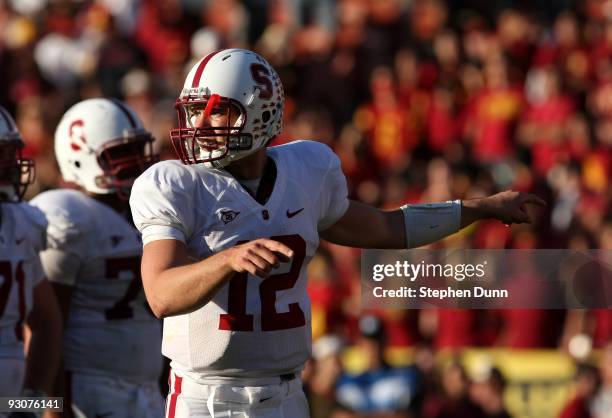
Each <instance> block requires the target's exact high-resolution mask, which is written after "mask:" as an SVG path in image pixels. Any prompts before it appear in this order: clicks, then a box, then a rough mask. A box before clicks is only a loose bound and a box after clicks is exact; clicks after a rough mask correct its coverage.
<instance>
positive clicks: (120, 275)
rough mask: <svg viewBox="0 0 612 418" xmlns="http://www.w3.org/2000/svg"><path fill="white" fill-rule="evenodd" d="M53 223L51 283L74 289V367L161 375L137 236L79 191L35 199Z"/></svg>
mask: <svg viewBox="0 0 612 418" xmlns="http://www.w3.org/2000/svg"><path fill="white" fill-rule="evenodd" d="M31 203H32V204H33V205H35V206H37V207H39V208H40V209H41V210H42V211H44V212H45V214H46V215H47V218H48V220H49V227H48V230H47V244H48V245H47V246H48V249H47V250H46V251H45V252H43V253H42V254H41V260H42V264H43V268H44V270H45V273H46V274H47V277H48V278H49V280H50V281H52V282H56V283H60V284H64V285H69V286H72V287H73V291H72V298H71V304H70V311H69V315H68V320H67V323H66V327H65V330H64V342H63V355H64V363H65V367H66V369H67V370H70V371H74V372H82V373H88V374H94V375H103V376H112V377H120V378H124V379H127V380H131V381H150V380H155V379H157V378H158V377H159V375H160V373H161V367H162V359H161V356H160V355H159V353H158V352H157V350H156V347H159V346H160V344H161V329H160V328H161V326H160V323H159V321H158V320H157V319H156V318H155V317H154V316H153V315H152V313H151V312H150V310H149V308H148V306H147V304H146V300H145V297H144V292H143V289H142V280H141V277H140V260H141V256H142V244H141V242H140V234H139V233H138V231H137V230H136V229H135V228H134V227H133V226H132V225H131V224H130V223H129V222H128V221H127V220H126V219H125V218H124V217H122V216H121V215H120V214H118V213H117V212H116V211H114V210H113V209H112V208H110V207H108V206H107V205H105V204H102V203H100V202H98V201H96V200H95V199H93V198H91V197H89V196H87V195H85V194H84V193H81V192H78V191H74V190H52V191H48V192H45V193H42V194H40V195H38V196H36V198H35V199H33V200H32V202H31Z"/></svg>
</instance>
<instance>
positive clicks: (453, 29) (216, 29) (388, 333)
mask: <svg viewBox="0 0 612 418" xmlns="http://www.w3.org/2000/svg"><path fill="white" fill-rule="evenodd" d="M227 47H246V48H252V49H255V50H256V51H258V52H260V53H261V54H262V55H264V56H265V57H266V58H267V59H268V61H269V62H270V63H271V64H272V65H273V66H274V67H275V68H276V69H277V71H278V72H279V74H280V76H281V78H282V80H283V83H284V86H285V92H286V97H287V99H286V108H285V114H286V119H285V130H284V133H283V135H282V137H280V138H277V140H276V143H283V142H287V141H290V140H293V139H314V140H317V141H321V142H324V143H327V144H329V145H330V146H331V147H332V148H333V149H334V150H335V151H336V153H337V154H338V155H339V156H340V158H341V161H342V166H343V169H344V172H345V173H346V175H347V178H348V181H349V190H350V193H351V195H352V197H354V198H356V199H359V200H361V201H364V202H367V203H371V204H374V205H377V206H381V207H397V206H398V205H399V204H403V203H406V202H408V203H412V202H431V201H443V200H449V199H455V198H462V199H466V198H477V197H481V196H485V195H489V194H493V193H495V192H497V191H501V190H505V189H510V188H512V189H515V190H521V191H530V192H533V193H536V194H538V195H539V196H541V197H542V198H544V199H545V200H546V201H547V202H548V207H547V208H546V210H543V211H539V212H538V213H535V214H534V216H535V217H536V221H535V222H534V224H532V225H520V226H513V227H512V228H507V227H505V226H504V225H502V224H501V223H498V222H481V223H480V224H478V225H476V226H473V227H471V228H468V229H467V230H464V231H463V232H462V233H460V234H456V235H455V236H453V237H450V238H449V239H447V240H445V241H444V242H442V243H441V244H437V245H436V247H437V248H442V247H467V248H520V249H531V248H571V249H577V250H581V249H590V248H607V249H610V248H612V216H611V215H612V193H611V191H612V188H611V187H610V181H611V179H612V176H611V174H612V0H583V1H571V0H556V1H548V2H545V1H531V2H527V1H519V0H516V1H511V0H504V1H495V2H489V1H484V0H463V1H452V2H450V1H447V2H445V1H442V0H336V1H334V0H243V1H238V0H206V1H198V0H159V1H153V0H140V1H139V0H0V104H2V105H3V106H6V107H7V108H8V109H9V110H10V111H11V113H12V114H13V115H15V119H16V121H17V124H18V126H19V129H20V131H21V133H22V135H23V137H24V139H25V141H26V142H27V150H26V154H27V155H28V156H30V157H33V158H34V159H35V160H36V167H37V173H38V175H37V183H36V186H35V187H32V188H31V189H30V197H31V196H32V195H35V194H36V193H38V192H40V191H44V190H47V189H49V188H54V187H60V186H61V185H62V181H61V178H60V176H59V171H58V169H57V166H56V163H55V160H54V156H53V132H54V129H55V126H56V125H57V123H58V121H59V119H60V117H61V115H62V114H63V112H64V111H65V110H66V109H67V108H68V107H69V106H71V105H72V104H74V103H75V102H77V101H79V100H82V99H85V98H90V97H99V96H107V97H118V98H121V99H123V100H125V101H126V102H127V103H128V104H129V105H130V106H131V107H132V108H133V109H134V110H135V111H136V112H137V113H138V115H139V116H140V118H141V119H142V120H143V122H144V124H145V126H146V127H147V128H148V129H149V130H150V131H151V132H152V133H153V134H154V136H155V137H156V138H157V145H156V146H157V147H158V148H159V150H160V151H161V153H162V155H163V157H164V158H174V154H173V151H172V149H171V145H170V141H169V135H168V130H169V129H170V128H171V127H173V126H174V125H175V118H176V114H175V110H174V107H173V106H174V100H175V99H176V97H177V95H178V92H179V91H180V89H181V88H182V82H183V80H184V75H185V73H186V71H187V69H188V68H190V66H191V65H192V64H193V63H194V62H195V60H198V59H199V58H201V57H202V56H204V55H206V54H208V53H209V52H211V51H214V50H217V49H220V48H227ZM359 255H360V253H359V251H355V250H352V249H347V248H340V247H336V246H331V245H323V246H322V248H321V250H320V251H319V253H318V255H317V256H316V257H315V259H314V260H313V261H312V263H311V267H310V282H311V285H310V294H311V296H312V300H313V327H314V338H315V345H314V357H313V361H312V363H311V364H310V365H309V367H308V369H307V370H306V374H305V381H306V383H307V387H308V388H309V391H310V395H311V399H312V400H313V416H315V417H320V416H328V415H327V414H330V413H332V412H331V411H332V410H333V411H334V412H333V414H335V415H334V416H335V417H337V418H341V417H353V416H357V415H355V414H356V413H357V412H359V413H362V414H364V416H366V415H367V416H374V415H373V414H376V413H378V414H379V415H376V416H381V417H383V416H385V417H387V416H389V417H395V416H402V417H406V416H423V417H440V418H441V417H464V416H470V417H479V416H483V417H484V416H486V417H504V416H508V415H503V414H504V413H505V412H503V402H502V400H501V399H502V398H501V394H502V392H503V389H504V376H503V375H502V373H500V371H499V370H498V369H496V368H495V367H493V368H491V369H490V370H489V371H488V372H487V373H485V377H484V378H482V376H481V378H480V379H476V378H474V377H473V376H472V377H470V379H472V380H469V379H468V377H467V375H466V372H465V370H464V369H463V368H462V366H461V364H460V363H459V362H456V361H451V362H450V363H449V364H448V365H447V366H446V367H444V368H438V370H439V371H440V375H439V376H437V375H436V374H435V373H429V372H428V370H429V369H428V368H431V367H433V364H434V360H433V357H435V355H436V354H437V353H439V352H441V351H444V350H451V351H452V352H456V350H460V349H462V348H464V347H510V348H549V349H555V348H560V349H562V350H566V351H569V352H571V349H570V348H571V346H572V342H575V341H579V342H580V341H583V340H580V338H582V339H584V341H586V342H585V344H586V345H587V346H588V347H595V348H599V349H601V350H602V352H603V354H602V355H601V359H602V360H601V361H602V364H604V363H605V362H606V361H607V362H608V363H610V362H612V354H610V353H607V351H606V350H605V349H604V348H603V347H605V346H606V343H607V342H608V341H610V340H612V338H611V337H612V314H611V313H610V312H609V311H608V310H593V311H553V310H540V311H530V310H500V311H472V310H421V311H390V310H387V311H384V312H370V313H369V314H372V315H373V316H371V317H370V316H366V317H364V316H363V313H362V312H361V309H360V303H359V302H360V287H359V286H360V284H359ZM368 322H372V323H371V324H369V325H368ZM364 327H365V328H364ZM368 327H369V328H368ZM576 338H578V340H576ZM348 345H350V346H355V347H359V349H360V350H361V352H362V353H366V355H365V357H363V356H362V358H365V359H366V361H365V362H366V363H367V364H368V366H367V367H366V369H367V370H368V371H366V372H363V373H362V374H359V375H358V376H357V377H355V376H354V375H345V374H346V373H344V374H343V370H342V367H343V363H342V362H340V361H339V359H338V355H339V353H341V352H343V350H344V348H343V347H345V346H348ZM574 346H578V347H582V348H584V347H583V346H584V344H582V345H580V344H579V343H575V344H574ZM393 348H407V349H408V352H409V353H410V356H411V359H412V360H411V361H412V362H413V363H414V364H416V365H417V366H418V367H416V366H411V367H406V368H402V367H394V366H392V365H390V364H389V362H388V361H387V360H385V354H384V353H385V352H388V351H389V349H393ZM381 350H382V351H381ZM577 350H578V352H580V353H582V354H581V356H582V359H583V360H584V359H585V358H589V353H590V350H586V354H585V350H584V349H582V350H580V349H577ZM578 357H580V356H578ZM608 357H610V359H608ZM606 359H607V360H606ZM606 364H607V363H606ZM606 367H607V368H610V367H612V366H611V365H610V364H607V366H606ZM601 369H602V370H604V369H605V367H604V366H602V368H601ZM577 370H578V371H579V373H578V374H577V376H578V377H577V379H578V381H579V382H578V383H580V382H582V383H584V382H585V381H586V382H587V383H584V384H582V386H580V384H577V386H578V387H579V388H581V387H588V389H584V390H585V391H586V392H589V391H590V392H589V393H590V394H589V395H588V396H592V393H595V392H597V391H601V390H603V389H598V388H599V387H600V386H601V388H606V382H607V385H608V386H607V391H606V392H605V393H604V395H602V394H601V393H600V392H598V393H600V398H601V399H603V400H601V399H600V403H599V404H598V405H600V406H599V409H597V408H596V407H593V406H592V405H593V402H590V403H589V402H585V405H586V406H584V405H583V406H584V408H583V409H584V410H585V411H590V412H589V413H590V414H591V415H563V416H564V417H565V418H570V417H578V416H584V417H586V416H593V417H595V416H597V417H604V416H610V415H605V413H608V414H610V412H609V411H611V410H612V407H610V408H606V407H605V406H606V405H610V400H606V399H609V398H610V397H612V388H611V387H612V378H611V377H610V375H611V374H612V373H611V372H610V371H609V370H608V371H607V372H601V373H599V372H597V369H596V368H593V367H591V366H588V365H585V366H581V367H580V368H578V369H577ZM605 370H607V369H605ZM434 375H435V376H437V377H436V378H432V376H434ZM381 376H382V377H381ZM383 377H384V379H391V380H390V381H387V383H386V386H385V385H379V386H378V387H377V386H376V384H377V382H379V380H380V379H382V378H383ZM355 379H356V380H355ZM384 379H383V380H384ZM580 379H582V380H580ZM380 381H382V380H380ZM595 382H597V383H595ZM589 384H590V386H589ZM366 387H367V388H369V389H368V390H370V392H371V393H370V395H369V396H365V395H363V393H361V392H359V391H363V390H365V389H364V388H366ZM402 388H403V389H402ZM407 388H410V389H407ZM394 390H395V392H394ZM396 392H397V396H395V397H394V396H393V395H386V394H389V393H396ZM591 392H592V393H591ZM406 393H409V396H408V399H403V398H402V396H403V395H402V394H404V395H405V394H406ZM576 393H578V394H580V393H581V392H580V389H578V390H577V391H576ZM585 396H586V395H585ZM593 396H594V395H593ZM606 396H607V397H606ZM370 398H372V399H370ZM360 399H361V401H360ZM417 399H418V401H416V400H417ZM365 400H368V401H367V402H366V401H365ZM606 402H607V403H606ZM381 405H382V406H381ZM390 405H391V406H390ZM415 405H418V407H416V406H415ZM572 405H573V404H572ZM572 405H570V406H569V407H568V408H570V409H571V407H572ZM601 405H604V406H601ZM394 410H395V411H401V413H399V414H396V415H394V414H393V413H387V412H385V413H379V412H377V411H394ZM597 411H600V412H597ZM601 411H604V412H601ZM605 411H607V412H605ZM564 413H565V412H564ZM585 413H586V412H585ZM368 414H369V415H368ZM411 414H418V415H411ZM595 414H599V415H595Z"/></svg>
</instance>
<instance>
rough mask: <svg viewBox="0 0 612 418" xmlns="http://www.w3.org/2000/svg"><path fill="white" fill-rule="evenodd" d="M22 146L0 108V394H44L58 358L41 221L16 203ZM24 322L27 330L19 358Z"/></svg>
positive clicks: (26, 164) (25, 181)
mask: <svg viewBox="0 0 612 418" xmlns="http://www.w3.org/2000/svg"><path fill="white" fill-rule="evenodd" d="M23 147H24V143H23V140H22V139H21V135H20V134H19V132H18V131H17V127H16V126H15V122H14V121H13V118H12V117H11V116H10V115H9V113H8V112H7V111H6V110H5V109H4V108H3V107H0V397H16V396H45V394H50V393H51V390H52V388H53V382H54V379H55V374H56V372H57V368H58V366H59V356H60V341H61V332H62V330H61V317H60V312H59V308H58V306H57V302H56V300H55V296H54V295H53V290H52V288H51V285H50V284H49V282H48V281H47V280H46V279H45V276H44V273H43V269H42V267H41V265H40V259H39V256H38V252H39V251H40V250H42V249H43V248H44V246H45V228H46V226H47V220H46V219H45V216H44V214H43V213H42V212H41V211H39V210H37V209H36V208H34V207H32V206H30V205H28V204H27V203H25V202H22V201H21V198H22V197H23V195H24V193H25V191H26V188H27V187H28V185H29V184H31V183H32V181H33V180H34V162H33V161H32V160H29V159H26V158H22V156H21V150H22V148H23ZM24 325H27V326H28V327H29V328H30V333H31V337H30V341H29V346H28V352H27V355H26V356H25V358H24V345H23V344H24V343H23V334H24V333H23V327H24ZM1 416H3V414H2V413H0V417H1ZM12 416H18V415H17V414H15V413H14V414H13V415H12Z"/></svg>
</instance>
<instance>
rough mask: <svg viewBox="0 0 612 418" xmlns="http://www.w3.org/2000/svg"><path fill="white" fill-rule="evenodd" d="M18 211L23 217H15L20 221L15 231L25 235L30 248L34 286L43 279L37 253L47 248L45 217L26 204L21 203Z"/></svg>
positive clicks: (38, 210) (35, 208)
mask: <svg viewBox="0 0 612 418" xmlns="http://www.w3.org/2000/svg"><path fill="white" fill-rule="evenodd" d="M18 210H19V211H20V212H21V214H23V217H17V219H19V220H20V222H19V225H17V229H18V230H20V231H23V232H24V233H25V234H26V236H27V241H28V243H30V245H31V246H32V247H31V248H32V250H31V251H32V254H31V258H30V260H31V261H30V263H31V269H32V283H33V286H36V285H38V283H40V282H41V281H42V280H43V279H44V278H45V273H44V270H43V268H42V265H41V262H40V258H39V252H40V251H43V250H44V249H45V248H46V247H47V226H48V222H47V217H46V216H45V214H44V212H43V211H41V210H40V209H38V208H37V207H35V206H32V205H30V204H27V203H21V204H20V205H19V209H18Z"/></svg>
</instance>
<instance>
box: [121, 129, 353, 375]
mask: <svg viewBox="0 0 612 418" xmlns="http://www.w3.org/2000/svg"><path fill="white" fill-rule="evenodd" d="M268 155H269V156H270V157H271V158H272V159H273V161H274V163H275V165H276V171H277V175H276V180H275V183H274V186H273V189H272V192H271V194H270V196H269V198H268V200H267V201H266V202H265V203H263V204H261V203H259V202H257V201H256V200H255V199H254V198H253V197H252V196H251V195H250V194H249V193H248V192H247V191H246V190H245V189H244V188H243V187H242V186H241V185H240V184H239V183H238V181H237V180H236V179H235V178H233V177H232V176H231V175H230V174H229V173H228V172H226V171H223V170H215V169H207V168H204V167H202V166H197V165H195V166H185V165H182V164H181V163H179V162H177V161H165V162H162V163H158V164H156V165H155V166H153V167H151V168H150V169H149V170H147V171H146V172H145V173H144V174H143V175H142V176H141V177H140V178H139V179H138V180H137V181H136V183H135V184H134V188H133V190H132V197H131V200H130V206H131V208H132V214H133V217H134V222H135V224H136V226H137V227H138V228H139V229H140V231H141V232H142V235H143V242H144V243H145V244H146V243H148V242H151V241H155V240H158V239H176V240H179V241H183V242H185V243H186V244H187V246H188V248H189V251H190V252H191V254H192V255H193V256H194V257H195V258H197V259H204V258H206V257H208V256H210V255H211V254H214V253H217V252H219V251H221V250H224V249H226V248H229V247H232V246H234V245H237V244H239V243H241V242H245V241H251V240H255V239H258V238H271V239H273V240H276V241H279V242H282V243H283V244H285V245H287V246H288V247H290V248H292V249H293V251H294V257H293V259H292V260H291V261H290V262H287V263H283V264H281V265H280V266H279V267H278V268H277V269H275V270H272V272H271V274H270V276H269V277H268V278H266V279H264V280H262V279H260V278H257V277H252V276H250V275H248V274H244V273H243V274H236V275H234V276H233V277H232V279H231V280H230V281H229V282H228V283H227V284H225V285H224V286H223V287H222V288H221V289H220V290H219V291H218V292H217V294H216V295H215V296H214V298H213V300H212V301H210V302H209V303H208V304H206V305H205V306H203V307H201V308H200V309H198V310H196V311H194V312H192V313H189V314H185V315H177V316H173V317H169V318H166V319H164V337H163V345H162V347H163V353H164V355H166V356H167V357H169V358H171V359H172V367H173V369H175V370H176V371H178V372H179V373H181V372H182V373H189V374H190V375H191V376H192V377H193V378H195V379H200V380H206V379H208V380H210V379H215V378H228V377H229V378H232V377H236V378H241V377H267V376H278V375H281V374H284V373H288V372H294V371H297V370H299V369H301V367H302V366H303V364H304V363H305V361H306V360H307V359H308V357H309V355H310V344H311V323H310V322H311V318H310V301H309V299H308V294H307V292H306V285H307V277H306V267H307V264H308V262H309V261H310V259H311V258H312V256H313V255H314V253H315V250H316V249H317V247H318V245H319V233H318V231H319V230H323V229H325V228H327V227H329V226H331V225H333V224H334V223H335V222H336V221H337V220H338V219H339V218H340V217H341V216H342V215H343V214H344V212H345V211H346V209H347V208H348V199H347V189H346V180H345V178H344V175H343V173H342V171H341V169H340V162H339V160H338V158H337V157H336V156H335V154H334V153H333V152H332V151H331V150H330V149H329V148H328V147H327V146H325V145H323V144H320V143H317V142H314V141H297V142H293V143H290V144H286V145H283V146H279V147H273V148H269V149H268Z"/></svg>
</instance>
